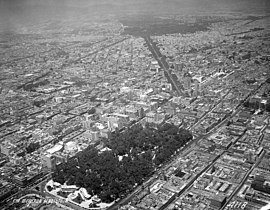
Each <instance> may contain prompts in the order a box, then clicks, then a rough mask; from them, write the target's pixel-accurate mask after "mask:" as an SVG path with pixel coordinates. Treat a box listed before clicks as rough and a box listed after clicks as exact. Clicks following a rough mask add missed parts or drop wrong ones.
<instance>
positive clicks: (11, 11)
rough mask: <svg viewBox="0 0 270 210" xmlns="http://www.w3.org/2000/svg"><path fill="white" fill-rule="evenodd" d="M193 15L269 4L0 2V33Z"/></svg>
mask: <svg viewBox="0 0 270 210" xmlns="http://www.w3.org/2000/svg"><path fill="white" fill-rule="evenodd" d="M196 11H201V12H206V13H208V12H209V13H211V12H218V13H219V12H242V13H246V14H262V15H266V14H269V11H270V0H0V27H1V28H0V29H1V31H3V30H4V31H5V30H7V31H9V30H10V31H12V30H13V29H14V28H16V24H27V23H32V22H33V23H35V22H38V21H40V20H43V19H44V18H54V17H56V16H57V17H58V18H59V17H62V18H63V19H65V18H66V17H70V16H72V17H74V18H76V17H77V16H78V15H82V14H83V15H84V14H87V15H88V16H89V17H91V15H92V14H93V15H96V14H103V13H105V14H106V13H113V14H125V13H126V14H130V13H134V14H139V13H144V14H145V13H148V12H149V14H162V13H163V14H171V13H174V14H177V13H179V14H182V13H183V12H185V13H187V14H193V13H195V12H196Z"/></svg>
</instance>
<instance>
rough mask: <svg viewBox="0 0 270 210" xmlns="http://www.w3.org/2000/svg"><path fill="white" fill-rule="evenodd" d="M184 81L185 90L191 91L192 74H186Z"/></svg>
mask: <svg viewBox="0 0 270 210" xmlns="http://www.w3.org/2000/svg"><path fill="white" fill-rule="evenodd" d="M183 79H184V88H185V89H186V90H190V85H191V79H192V77H191V75H190V73H189V72H186V73H185V74H184V78H183Z"/></svg>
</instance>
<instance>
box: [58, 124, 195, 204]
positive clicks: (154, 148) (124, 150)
mask: <svg viewBox="0 0 270 210" xmlns="http://www.w3.org/2000/svg"><path fill="white" fill-rule="evenodd" d="M191 139H192V135H191V134H190V132H189V131H187V130H185V129H183V128H178V127H177V126H175V125H173V124H164V125H161V126H158V127H157V128H152V127H150V126H149V125H146V126H145V127H143V126H142V125H140V124H137V125H134V126H132V127H131V128H127V129H126V130H125V131H124V132H122V133H120V132H119V131H116V132H114V133H113V134H112V136H111V137H110V138H109V139H103V140H104V144H105V146H106V147H107V148H109V150H107V151H104V152H99V151H98V150H97V149H96V148H95V147H94V146H89V147H88V148H87V149H85V150H84V151H82V152H80V153H78V154H77V155H76V156H74V157H73V158H71V159H69V160H68V161H67V162H66V163H62V164H60V165H59V166H57V167H56V170H55V172H54V173H53V180H54V181H56V182H59V183H61V184H63V183H64V182H67V184H70V185H74V184H75V185H77V186H78V187H84V188H86V190H87V191H88V193H89V194H91V195H98V197H99V198H100V199H101V200H102V201H103V202H107V203H108V202H112V201H114V200H115V199H117V198H122V197H124V196H126V195H127V194H128V193H129V192H131V191H132V190H133V188H134V187H135V186H137V185H140V184H142V183H143V181H144V180H145V179H146V178H147V177H149V176H150V175H151V174H152V173H153V172H154V171H155V169H156V168H157V167H158V166H159V165H160V164H163V163H164V162H165V161H167V160H168V159H169V158H170V157H171V156H172V155H173V154H174V153H175V152H176V151H177V149H179V148H180V147H182V146H183V145H184V144H185V143H186V142H188V141H189V140H191Z"/></svg>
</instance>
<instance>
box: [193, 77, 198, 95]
mask: <svg viewBox="0 0 270 210" xmlns="http://www.w3.org/2000/svg"><path fill="white" fill-rule="evenodd" d="M199 95H200V84H199V81H198V80H196V79H195V81H194V90H193V96H194V97H198V96H199Z"/></svg>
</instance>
